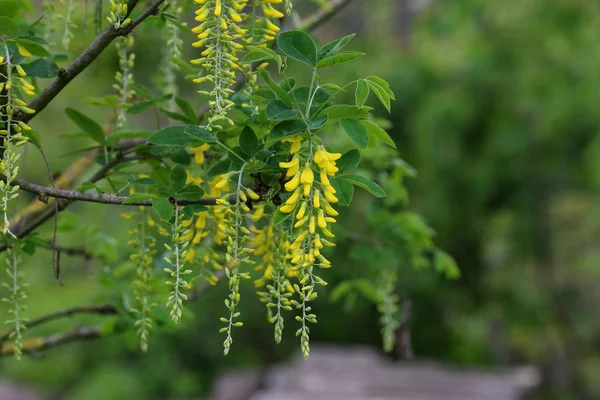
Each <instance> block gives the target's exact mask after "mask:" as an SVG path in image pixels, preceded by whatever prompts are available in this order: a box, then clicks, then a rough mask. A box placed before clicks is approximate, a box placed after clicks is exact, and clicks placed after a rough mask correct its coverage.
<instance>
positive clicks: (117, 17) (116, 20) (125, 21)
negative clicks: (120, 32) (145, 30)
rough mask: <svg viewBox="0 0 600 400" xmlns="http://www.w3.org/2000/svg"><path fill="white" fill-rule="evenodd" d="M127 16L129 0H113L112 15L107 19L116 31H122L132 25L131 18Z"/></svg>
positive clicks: (111, 3)
mask: <svg viewBox="0 0 600 400" xmlns="http://www.w3.org/2000/svg"><path fill="white" fill-rule="evenodd" d="M127 14H128V13H127V0H111V2H110V15H109V16H108V17H106V19H107V20H108V22H110V23H111V24H112V26H114V27H115V29H121V28H125V27H126V26H128V25H129V24H130V23H131V18H128V17H127Z"/></svg>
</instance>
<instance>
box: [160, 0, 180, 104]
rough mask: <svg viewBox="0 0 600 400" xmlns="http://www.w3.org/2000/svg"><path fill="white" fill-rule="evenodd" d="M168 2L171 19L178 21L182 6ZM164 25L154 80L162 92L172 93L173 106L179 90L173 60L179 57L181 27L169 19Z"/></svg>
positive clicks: (177, 66) (174, 0)
mask: <svg viewBox="0 0 600 400" xmlns="http://www.w3.org/2000/svg"><path fill="white" fill-rule="evenodd" d="M170 4H171V9H170V13H171V14H172V15H173V19H176V20H178V21H179V20H181V19H182V14H183V7H181V6H180V5H179V4H178V2H177V1H176V0H171V2H170ZM165 25H166V26H165V28H164V29H163V30H162V36H163V41H164V47H163V51H162V58H161V61H160V67H159V69H158V72H159V73H158V76H157V77H156V81H157V85H158V87H160V88H161V89H162V92H163V93H169V94H172V95H173V100H172V101H171V103H170V105H171V106H172V108H174V107H173V106H174V105H175V102H174V99H175V98H176V96H177V93H178V91H179V88H178V87H177V72H178V71H179V69H180V67H179V65H178V64H177V63H176V62H175V61H174V60H180V59H181V55H182V46H183V40H182V39H181V29H180V28H179V26H178V25H177V24H175V23H174V22H173V21H171V20H167V21H166V23H165ZM183 25H184V26H185V25H186V23H185V22H184V23H183ZM172 111H174V110H172Z"/></svg>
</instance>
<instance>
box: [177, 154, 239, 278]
mask: <svg viewBox="0 0 600 400" xmlns="http://www.w3.org/2000/svg"><path fill="white" fill-rule="evenodd" d="M209 149H210V145H209V144H208V143H205V144H202V145H200V146H198V147H195V148H193V149H191V150H192V152H193V153H194V163H195V164H196V165H204V163H205V161H206V157H205V154H206V152H207V151H208V150H209ZM194 171H197V168H194V167H192V168H191V169H190V170H188V181H187V184H194V185H202V183H204V180H203V179H202V178H201V177H199V176H194V175H193V173H194ZM221 179H222V177H217V178H215V180H213V181H209V182H207V183H208V185H207V190H208V195H209V197H221V196H222V195H223V194H224V193H225V192H226V191H227V190H229V187H228V186H227V187H225V188H224V190H225V192H223V189H218V188H215V185H216V184H217V183H218V182H219V181H220V180H221ZM194 219H195V222H194ZM194 219H189V220H186V221H183V223H182V226H183V227H184V228H187V229H189V232H188V234H187V235H186V236H184V237H182V240H187V241H188V242H190V243H191V244H190V247H189V248H188V252H187V254H186V262H187V263H188V264H196V263H199V264H200V265H201V267H202V268H201V270H200V276H202V277H203V278H205V279H206V281H207V282H208V283H209V284H211V285H215V284H216V283H217V282H218V281H219V279H218V278H217V277H216V276H215V275H214V273H213V271H212V270H221V269H223V266H222V265H221V262H220V259H221V257H220V256H219V254H218V253H217V252H216V251H215V250H214V248H213V246H212V244H213V242H215V243H216V242H217V240H216V236H218V237H219V238H218V242H219V243H218V244H222V243H223V239H224V238H225V237H224V236H221V235H222V233H221V231H219V230H218V229H217V224H218V222H219V221H222V220H223V219H224V214H223V212H221V210H217V209H216V208H215V207H211V208H210V209H209V210H205V211H200V212H198V213H196V214H195V216H194ZM213 221H217V222H216V223H211V222H213ZM192 224H193V226H192ZM211 235H212V237H213V241H211V240H205V239H208V238H210V237H211ZM205 267H206V268H205ZM208 267H212V270H211V269H210V268H208Z"/></svg>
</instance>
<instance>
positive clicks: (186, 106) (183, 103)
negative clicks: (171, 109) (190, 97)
mask: <svg viewBox="0 0 600 400" xmlns="http://www.w3.org/2000/svg"><path fill="white" fill-rule="evenodd" d="M175 103H177V105H178V106H179V108H180V109H181V111H183V113H184V114H185V115H186V116H187V117H188V120H189V122H188V123H190V124H197V123H198V116H197V115H196V112H195V111H194V108H193V107H192V105H191V104H190V103H189V102H188V101H187V100H185V99H182V98H181V97H175Z"/></svg>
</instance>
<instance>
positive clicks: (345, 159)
mask: <svg viewBox="0 0 600 400" xmlns="http://www.w3.org/2000/svg"><path fill="white" fill-rule="evenodd" d="M359 163H360V151H358V150H356V149H352V150H350V151H349V152H347V153H345V154H343V155H342V156H341V157H340V159H339V160H337V162H336V166H337V167H338V169H339V173H340V174H341V173H343V172H346V171H352V170H353V169H356V167H358V164H359Z"/></svg>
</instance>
